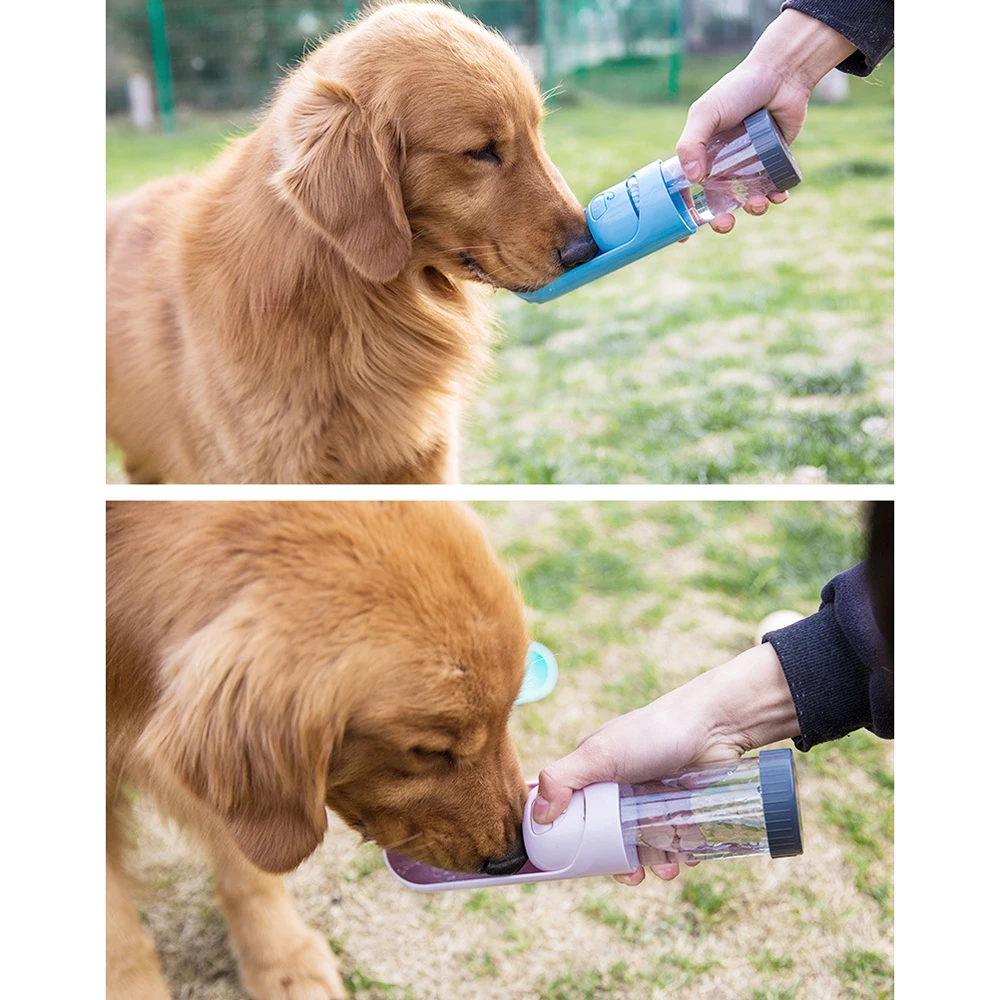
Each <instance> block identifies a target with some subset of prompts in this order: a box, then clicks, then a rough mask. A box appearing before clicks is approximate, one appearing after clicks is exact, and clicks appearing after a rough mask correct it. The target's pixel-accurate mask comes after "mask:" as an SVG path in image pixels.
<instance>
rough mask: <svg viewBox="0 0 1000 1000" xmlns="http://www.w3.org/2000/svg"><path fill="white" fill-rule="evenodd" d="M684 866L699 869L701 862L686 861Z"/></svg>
mask: <svg viewBox="0 0 1000 1000" xmlns="http://www.w3.org/2000/svg"><path fill="white" fill-rule="evenodd" d="M684 864H686V865H687V866H688V868H697V867H698V865H700V864H701V862H700V861H685V862H684Z"/></svg>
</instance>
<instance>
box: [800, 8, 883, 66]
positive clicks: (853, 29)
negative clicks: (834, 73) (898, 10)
mask: <svg viewBox="0 0 1000 1000" xmlns="http://www.w3.org/2000/svg"><path fill="white" fill-rule="evenodd" d="M781 9H782V10H789V9H791V10H798V11H801V12H802V13H803V14H808V15H809V16H810V17H815V18H816V20H817V21H822V22H823V23H824V24H828V25H829V26H830V27H831V28H833V30H834V31H837V32H839V33H840V34H842V35H843V36H844V38H846V39H847V40H848V41H849V42H851V43H852V44H853V45H854V47H855V48H856V49H857V50H858V51H857V52H853V53H851V55H849V56H848V57H847V58H846V59H845V60H844V61H843V62H842V63H841V64H840V65H839V66H838V67H837V69H839V70H842V71H843V72H844V73H851V74H853V75H854V76H868V74H869V73H871V71H872V70H873V69H875V67H876V66H877V65H878V64H879V63H880V62H881V61H882V60H883V59H884V58H885V57H886V56H887V55H888V54H889V52H890V50H891V49H892V46H893V33H894V30H895V25H896V19H895V10H894V9H893V0H785V2H784V3H783V4H782V5H781Z"/></svg>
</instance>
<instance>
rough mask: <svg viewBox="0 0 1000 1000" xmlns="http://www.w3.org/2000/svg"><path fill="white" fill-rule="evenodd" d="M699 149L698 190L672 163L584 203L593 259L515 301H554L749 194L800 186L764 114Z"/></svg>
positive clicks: (659, 163)
mask: <svg viewBox="0 0 1000 1000" xmlns="http://www.w3.org/2000/svg"><path fill="white" fill-rule="evenodd" d="M706 150H707V158H708V171H707V173H706V175H705V176H704V177H703V178H702V180H701V182H700V183H698V184H692V183H691V182H690V181H689V180H688V179H687V177H686V176H685V175H684V171H683V170H682V169H681V165H680V161H679V160H678V158H677V157H676V156H675V157H673V158H672V159H669V160H654V161H653V162H652V163H649V164H647V165H646V166H644V167H642V168H641V169H639V170H637V171H636V172H635V173H634V174H632V175H631V176H630V177H628V178H627V179H626V180H623V181H619V183H617V184H615V185H614V187H610V188H608V189H607V190H606V191H602V192H601V193H600V194H597V195H595V196H594V197H593V198H591V200H590V204H589V205H588V206H587V210H586V216H587V225H588V226H589V228H590V233H591V236H593V238H594V242H595V243H596V244H597V247H598V249H599V250H600V253H598V254H597V256H596V257H594V258H593V259H592V260H589V261H587V262H586V263H584V264H580V265H579V266H578V267H574V268H573V269H572V270H570V271H567V272H566V274H564V275H562V276H561V277H559V278H557V279H556V280H555V281H553V282H550V283H549V284H548V285H546V286H545V287H544V288H540V289H539V290H538V291H536V292H524V293H519V294H520V295H521V298H523V299H527V300H528V301H529V302H547V301H548V300H549V299H554V298H558V296H560V295H564V294H565V293H566V292H570V291H573V289H575V288H579V287H580V286H581V285H585V284H587V283H588V282H591V281H594V280H595V279H597V278H600V277H603V276H604V275H605V274H610V273H611V272H612V271H616V270H618V268H620V267H624V266H625V265H626V264H631V263H632V262H633V261H636V260H638V259H639V258H641V257H645V256H646V255H647V254H650V253H653V252H654V251H655V250H660V249H662V248H663V247H665V246H669V245H670V244H671V243H675V242H677V240H681V239H684V237H686V236H690V235H692V233H695V232H697V231H698V227H699V226H703V225H704V224H705V223H707V222H711V221H712V220H713V219H715V218H717V217H718V216H720V215H724V214H725V213H726V212H733V211H735V210H736V209H737V208H740V207H741V206H743V205H745V204H746V203H747V201H748V199H749V198H750V197H751V196H752V195H768V194H772V193H773V192H775V191H787V190H788V189H789V188H792V187H795V185H796V184H798V183H800V182H801V180H802V173H801V172H800V170H799V167H798V164H797V163H796V162H795V157H794V156H792V152H791V150H790V149H789V148H788V144H787V143H786V142H785V139H784V136H782V134H781V131H780V130H779V129H778V126H777V125H776V124H775V122H774V119H773V118H772V117H771V113H770V112H769V111H767V110H765V109H761V110H760V111H755V112H754V113H753V114H752V115H749V116H748V117H747V118H745V119H744V120H743V121H742V123H741V124H739V125H737V126H736V127H735V128H731V129H727V130H726V131H725V132H720V133H719V134H718V135H716V136H714V137H713V138H712V139H710V140H709V142H708V145H707V147H706Z"/></svg>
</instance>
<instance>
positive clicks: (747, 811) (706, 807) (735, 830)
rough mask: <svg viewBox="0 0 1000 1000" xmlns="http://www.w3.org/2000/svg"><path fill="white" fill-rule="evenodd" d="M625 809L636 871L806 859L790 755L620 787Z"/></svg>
mask: <svg viewBox="0 0 1000 1000" xmlns="http://www.w3.org/2000/svg"><path fill="white" fill-rule="evenodd" d="M619 809H620V818H621V826H622V837H623V840H624V843H625V845H626V849H627V850H628V851H629V854H630V857H631V856H632V851H633V850H634V851H635V862H636V866H637V867H638V866H639V865H642V866H647V865H656V864H665V863H667V862H679V861H706V860H709V859H715V858H738V857H746V856H748V855H754V854H769V855H770V856H771V857H788V856H791V855H795V854H801V853H802V835H801V827H800V824H799V817H798V807H797V804H796V796H795V774H794V770H793V765H792V757H791V751H790V750H764V751H762V752H761V754H760V756H759V757H745V758H742V759H740V760H737V761H733V762H732V763H728V764H717V765H713V766H711V767H705V768H701V769H699V770H696V771H685V772H684V773H683V774H678V775H674V776H672V777H669V778H664V779H663V780H662V781H651V782H646V783H644V784H641V785H620V786H619Z"/></svg>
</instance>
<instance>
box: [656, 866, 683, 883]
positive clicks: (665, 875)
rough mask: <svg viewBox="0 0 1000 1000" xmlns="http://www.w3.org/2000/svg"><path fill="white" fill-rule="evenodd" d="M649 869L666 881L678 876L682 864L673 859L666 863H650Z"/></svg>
mask: <svg viewBox="0 0 1000 1000" xmlns="http://www.w3.org/2000/svg"><path fill="white" fill-rule="evenodd" d="M649 870H650V871H651V872H652V873H653V874H654V875H655V876H656V877H657V878H661V879H663V881H664V882H669V881H670V880H671V879H674V878H677V876H678V875H680V873H681V869H680V865H678V864H677V862H676V861H671V862H669V863H668V864H665V865H650V866H649Z"/></svg>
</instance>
